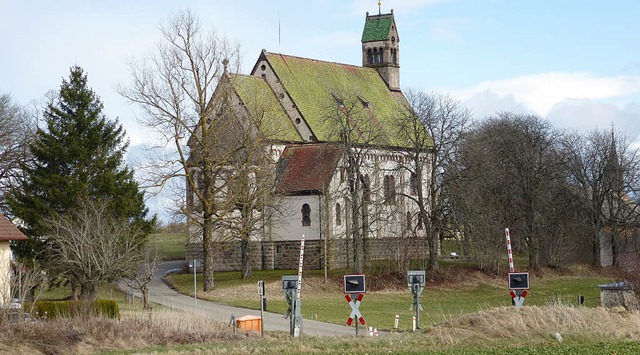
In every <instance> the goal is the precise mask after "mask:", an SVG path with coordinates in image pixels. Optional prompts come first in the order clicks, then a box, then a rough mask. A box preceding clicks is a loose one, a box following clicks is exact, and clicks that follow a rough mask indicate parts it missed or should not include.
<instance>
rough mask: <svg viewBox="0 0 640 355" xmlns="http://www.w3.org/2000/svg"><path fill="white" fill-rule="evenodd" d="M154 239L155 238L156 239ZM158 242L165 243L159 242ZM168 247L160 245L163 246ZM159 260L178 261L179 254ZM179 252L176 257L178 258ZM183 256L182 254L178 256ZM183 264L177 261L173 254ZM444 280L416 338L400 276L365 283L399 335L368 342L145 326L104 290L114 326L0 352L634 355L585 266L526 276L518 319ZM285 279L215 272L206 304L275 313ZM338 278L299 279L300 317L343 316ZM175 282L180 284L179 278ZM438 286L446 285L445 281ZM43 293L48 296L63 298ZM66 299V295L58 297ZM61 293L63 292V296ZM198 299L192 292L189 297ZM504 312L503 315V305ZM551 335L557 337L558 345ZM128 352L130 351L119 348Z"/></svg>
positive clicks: (427, 298) (636, 323) (82, 326)
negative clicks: (261, 283)
mask: <svg viewBox="0 0 640 355" xmlns="http://www.w3.org/2000/svg"><path fill="white" fill-rule="evenodd" d="M156 238H158V237H156ZM160 238H161V239H160V241H161V242H160V245H159V246H160V247H161V249H163V248H164V247H163V246H162V245H161V244H163V241H168V240H170V239H171V238H166V237H160ZM169 244H170V243H169ZM176 244H177V243H174V247H170V248H166V250H171V249H173V250H174V251H173V252H171V253H169V252H167V254H166V255H174V256H173V257H168V258H175V257H176V255H178V256H179V254H180V251H177V252H176V251H175V250H176V249H179V248H176V247H175V245H176ZM182 253H183V251H182ZM182 255H184V254H182ZM182 257H183V256H182ZM445 266H446V267H445V277H443V278H439V279H438V280H435V281H434V282H432V283H430V284H429V285H428V286H427V289H426V290H425V291H424V293H423V297H422V303H423V305H424V306H425V310H424V311H423V313H422V314H423V322H425V323H423V324H424V326H423V330H422V331H421V332H418V333H410V332H404V331H406V330H407V328H408V326H409V319H410V317H411V315H413V314H414V312H411V311H409V310H408V305H409V303H411V296H410V294H409V292H408V291H407V290H406V286H405V285H404V278H402V277H400V278H401V280H394V278H393V277H389V276H386V277H384V278H376V277H373V276H372V275H368V279H367V283H368V286H369V289H371V290H372V291H371V292H368V293H367V295H366V296H365V299H364V302H363V304H362V307H361V310H362V312H363V314H364V316H365V317H366V318H367V320H368V323H369V324H371V325H374V326H377V327H378V328H380V329H389V328H390V327H391V325H392V324H393V317H394V315H395V314H401V317H402V322H401V329H400V330H401V332H400V333H393V334H390V335H388V336H381V337H377V338H371V337H360V338H358V339H354V338H348V337H347V338H315V337H309V336H304V337H302V338H300V339H294V338H291V337H290V336H288V335H287V334H284V333H279V332H276V333H269V334H267V335H266V337H265V338H264V339H261V338H259V337H257V336H256V335H255V334H253V335H249V336H245V335H241V334H235V335H234V334H233V333H232V330H231V329H230V328H229V327H227V326H226V325H224V324H220V323H215V322H211V321H210V320H207V319H206V318H203V317H201V316H198V315H191V314H184V313H181V312H173V311H171V310H168V309H166V308H163V307H157V306H156V307H154V313H153V317H151V318H152V320H151V319H150V317H149V313H148V312H143V311H141V305H140V303H139V301H137V303H136V304H128V303H127V301H126V298H125V297H124V295H122V294H120V293H119V292H117V290H114V289H112V288H110V287H106V288H103V289H102V290H101V294H100V297H101V298H107V299H109V298H111V299H116V300H117V301H118V303H119V304H120V305H121V309H122V312H121V314H122V317H121V320H118V321H116V320H59V321H50V322H42V323H38V324H34V325H31V326H27V325H24V324H23V325H21V326H18V327H14V328H13V329H11V330H5V331H4V332H3V336H1V337H0V352H7V353H38V352H40V353H50V354H56V353H59V354H62V353H95V352H101V351H102V352H106V353H118V354H120V353H130V354H133V353H136V354H138V353H151V354H155V353H171V354H191V353H194V352H198V353H207V354H227V353H260V354H262V353H270V354H299V353H323V354H324V353H327V354H354V353H369V354H372V353H441V354H482V353H485V354H507V353H509V354H511V353H514V352H517V353H523V354H576V353H585V354H596V353H597V354H613V353H615V354H635V353H638V352H639V351H640V343H639V342H638V341H639V340H640V314H639V313H637V312H625V311H621V310H605V309H602V308H593V307H594V306H596V305H597V304H598V302H599V297H598V290H597V287H596V285H597V284H598V283H602V282H608V281H610V280H611V279H610V278H608V277H607V275H603V274H600V273H598V272H595V271H591V270H589V269H587V268H582V269H578V270H574V271H573V272H566V273H558V272H552V271H547V272H545V273H544V274H541V275H532V289H531V292H530V296H529V297H527V301H526V302H525V305H526V306H525V307H523V309H522V310H521V311H517V310H515V309H514V308H513V307H509V306H508V305H509V298H508V295H507V294H506V293H507V292H506V285H505V283H506V281H505V280H503V279H504V278H502V277H500V278H495V277H488V276H486V275H483V274H480V273H477V272H471V271H470V270H471V269H468V268H457V267H456V266H457V265H455V264H453V265H446V264H445ZM283 273H286V274H295V272H292V271H284V272H283V271H266V272H255V273H254V277H253V278H252V279H250V280H244V281H242V280H240V279H239V275H238V273H216V287H217V288H216V290H215V291H213V292H210V293H209V294H207V295H206V296H207V297H209V298H212V299H215V300H218V301H223V302H227V303H231V304H234V305H238V306H248V307H254V308H257V306H258V305H259V304H258V296H257V294H256V281H257V280H258V279H263V280H265V281H267V290H268V292H267V297H268V300H269V310H271V311H276V312H284V307H285V301H284V297H283V295H282V293H281V292H280V290H279V280H280V276H281V275H282V274H283ZM342 274H343V271H340V270H338V271H333V272H332V273H331V275H330V278H329V280H328V282H327V283H326V284H324V283H323V282H322V272H316V271H309V272H307V271H305V274H304V275H305V279H304V280H305V281H304V286H303V291H302V295H303V302H304V304H303V313H304V314H305V316H306V317H307V318H309V317H316V315H317V317H318V319H321V320H327V321H332V322H334V323H343V322H344V319H345V318H346V316H347V315H348V314H349V310H350V308H348V305H347V303H346V301H345V300H344V298H343V295H342V292H341V284H342V279H341V277H342ZM192 277H193V276H192V275H175V276H174V278H173V280H174V282H176V283H177V284H178V286H179V287H181V288H184V290H185V293H189V292H193V278H192ZM183 278H184V280H183ZM447 280H448V281H447ZM58 292H59V294H57V295H56V294H54V293H51V294H49V295H50V296H51V297H52V298H58V297H64V296H65V294H64V290H59V291H58ZM67 292H68V290H67ZM579 293H580V294H583V295H585V297H586V299H587V306H586V307H569V306H567V304H568V303H569V302H572V301H574V300H575V298H576V296H577V294H579ZM556 294H557V295H558V296H559V300H560V301H561V303H562V304H563V305H560V306H549V305H547V304H548V301H549V295H556ZM66 295H68V293H67V294H66ZM199 295H201V293H200V292H199ZM505 306H506V307H505ZM555 333H558V334H559V336H560V337H562V341H559V340H558V338H557V337H556V335H554V334H555ZM127 349H131V350H127Z"/></svg>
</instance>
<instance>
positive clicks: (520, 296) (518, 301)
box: [504, 228, 529, 308]
mask: <svg viewBox="0 0 640 355" xmlns="http://www.w3.org/2000/svg"><path fill="white" fill-rule="evenodd" d="M504 236H505V238H506V239H507V256H508V257H509V294H510V295H511V300H512V302H513V305H514V306H516V308H520V307H522V305H523V304H524V299H525V298H526V297H527V291H526V290H528V289H529V273H528V272H516V267H515V266H514V264H513V252H512V251H511V234H510V233H509V228H505V229H504Z"/></svg>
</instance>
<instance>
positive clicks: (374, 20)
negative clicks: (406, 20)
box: [362, 14, 393, 42]
mask: <svg viewBox="0 0 640 355" xmlns="http://www.w3.org/2000/svg"><path fill="white" fill-rule="evenodd" d="M392 24H393V14H384V15H374V16H367V20H366V21H365V22H364V30H363V31H362V42H374V41H384V40H387V39H389V34H390V33H391V25H392Z"/></svg>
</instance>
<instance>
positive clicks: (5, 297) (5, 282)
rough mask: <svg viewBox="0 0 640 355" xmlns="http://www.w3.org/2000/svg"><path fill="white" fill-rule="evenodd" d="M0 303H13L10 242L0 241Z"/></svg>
mask: <svg viewBox="0 0 640 355" xmlns="http://www.w3.org/2000/svg"><path fill="white" fill-rule="evenodd" d="M0 301H1V302H2V303H5V304H6V303H10V302H11V248H9V242H8V241H0Z"/></svg>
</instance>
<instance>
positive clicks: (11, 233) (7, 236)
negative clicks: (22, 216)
mask: <svg viewBox="0 0 640 355" xmlns="http://www.w3.org/2000/svg"><path fill="white" fill-rule="evenodd" d="M27 239H29V238H27V236H26V235H24V234H22V232H20V230H19V229H18V228H17V227H16V226H15V225H13V223H11V221H9V219H7V217H5V216H3V215H0V240H27Z"/></svg>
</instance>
